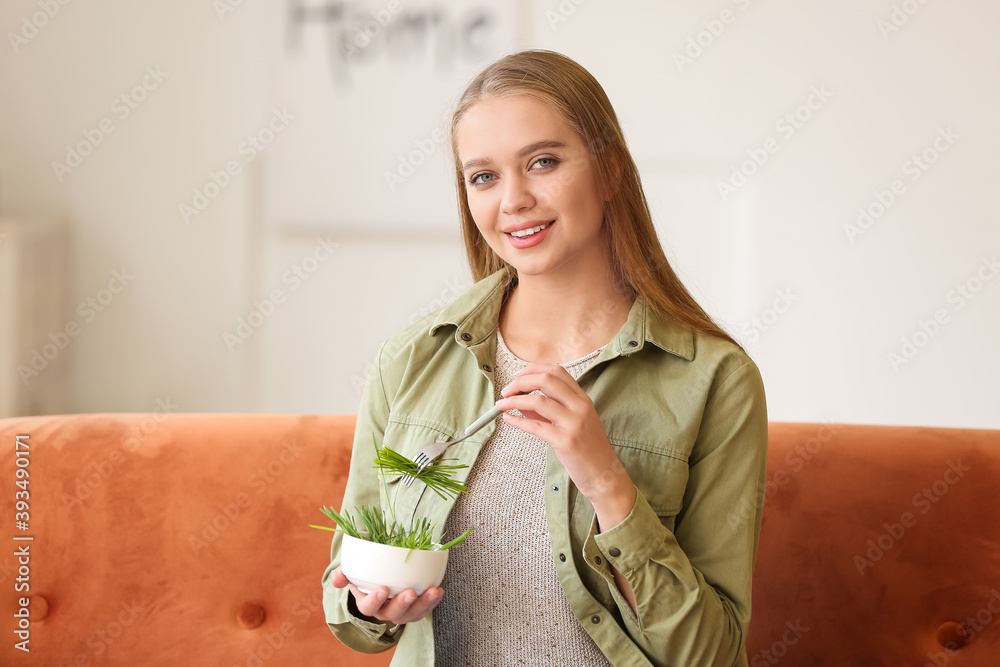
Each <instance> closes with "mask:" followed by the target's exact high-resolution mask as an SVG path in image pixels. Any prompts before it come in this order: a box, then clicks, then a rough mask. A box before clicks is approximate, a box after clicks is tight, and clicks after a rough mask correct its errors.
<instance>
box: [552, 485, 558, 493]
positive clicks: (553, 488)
mask: <svg viewBox="0 0 1000 667" xmlns="http://www.w3.org/2000/svg"><path fill="white" fill-rule="evenodd" d="M552 493H559V485H558V484H553V485H552Z"/></svg>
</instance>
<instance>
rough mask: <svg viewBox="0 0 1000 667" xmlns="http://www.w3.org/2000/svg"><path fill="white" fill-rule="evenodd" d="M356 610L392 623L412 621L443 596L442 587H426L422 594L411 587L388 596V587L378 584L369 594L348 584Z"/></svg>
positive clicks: (426, 612) (432, 607) (421, 615)
mask: <svg viewBox="0 0 1000 667" xmlns="http://www.w3.org/2000/svg"><path fill="white" fill-rule="evenodd" d="M349 585H350V588H351V593H352V594H353V595H354V601H355V603H356V604H357V606H358V611H359V612H361V613H362V614H364V615H365V616H370V617H372V618H377V619H379V620H380V621H385V622H387V623H394V624H400V625H402V624H404V623H413V622H414V621H419V620H420V619H422V618H423V617H424V616H426V615H427V614H429V613H430V612H431V610H432V609H434V607H436V606H437V604H438V603H439V602H440V601H441V598H442V597H443V596H444V589H442V588H440V587H437V588H428V589H427V590H426V591H424V593H423V595H419V596H418V595H417V594H416V592H415V591H413V590H412V589H409V590H405V591H403V592H402V593H400V594H399V595H397V596H395V597H393V598H391V599H390V598H388V595H389V589H388V588H386V587H385V586H379V587H378V588H377V589H376V590H375V591H373V592H372V593H369V594H365V593H362V592H361V591H359V590H358V588H357V586H355V585H354V584H349Z"/></svg>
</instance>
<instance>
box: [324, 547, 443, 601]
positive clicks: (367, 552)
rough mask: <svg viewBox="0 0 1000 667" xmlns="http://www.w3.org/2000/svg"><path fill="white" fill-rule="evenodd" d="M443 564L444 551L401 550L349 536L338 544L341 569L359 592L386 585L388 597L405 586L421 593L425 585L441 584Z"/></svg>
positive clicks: (400, 548) (404, 588) (396, 593)
mask: <svg viewBox="0 0 1000 667" xmlns="http://www.w3.org/2000/svg"><path fill="white" fill-rule="evenodd" d="M407 554H409V557H407ZM447 566H448V552H447V551H424V550H421V549H412V550H411V549H404V548H402V547H393V546H390V545H388V544H378V543H377V542H369V541H367V540H360V539H358V538H356V537H351V536H350V535H344V541H343V544H342V546H341V557H340V568H341V572H343V573H344V576H345V577H347V580H348V581H350V582H351V583H352V584H354V585H355V586H357V587H358V590H360V591H361V592H362V593H371V592H372V591H373V590H374V589H375V588H376V587H378V586H387V587H388V588H389V597H393V596H395V595H399V594H400V593H402V592H403V591H405V590H407V589H409V588H412V589H413V590H414V592H415V593H416V594H417V595H422V594H423V592H424V591H426V590H427V589H428V588H434V587H436V586H440V585H441V582H442V581H443V580H444V571H445V568H446V567H447Z"/></svg>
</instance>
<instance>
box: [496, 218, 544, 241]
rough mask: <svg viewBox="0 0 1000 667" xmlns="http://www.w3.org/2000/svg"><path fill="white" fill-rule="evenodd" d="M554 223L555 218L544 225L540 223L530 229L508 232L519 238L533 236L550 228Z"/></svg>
mask: <svg viewBox="0 0 1000 667" xmlns="http://www.w3.org/2000/svg"><path fill="white" fill-rule="evenodd" d="M553 223H555V220H549V221H548V222H546V223H545V224H544V225H538V226H537V227H531V228H529V229H522V230H521V231H519V232H507V234H508V235H509V236H513V237H514V238H517V239H526V238H529V237H531V236H534V235H535V234H537V233H538V232H540V231H542V230H545V229H548V228H549V227H551V226H552V224H553Z"/></svg>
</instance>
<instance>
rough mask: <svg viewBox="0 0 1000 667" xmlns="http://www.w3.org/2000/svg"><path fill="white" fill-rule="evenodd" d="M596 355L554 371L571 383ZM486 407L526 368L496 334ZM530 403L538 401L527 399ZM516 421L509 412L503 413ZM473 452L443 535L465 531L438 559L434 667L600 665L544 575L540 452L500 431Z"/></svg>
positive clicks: (542, 448) (519, 435)
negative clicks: (491, 392) (440, 592)
mask: <svg viewBox="0 0 1000 667" xmlns="http://www.w3.org/2000/svg"><path fill="white" fill-rule="evenodd" d="M603 349H604V346H601V347H600V348H598V349H596V350H594V351H593V352H591V353H589V354H587V355H585V356H583V357H580V358H579V359H576V360H574V361H567V362H565V363H562V364H560V366H562V367H563V368H565V369H566V371H567V372H568V373H569V374H570V376H572V377H573V378H574V379H576V378H578V377H579V376H580V374H582V373H583V371H584V370H586V368H587V367H588V366H590V364H591V363H592V362H593V361H594V359H595V358H596V357H597V355H598V354H599V353H600V352H601V350H603ZM496 359H497V371H496V383H495V393H496V396H495V397H494V399H495V400H499V399H500V398H502V397H501V395H500V390H501V389H503V388H504V387H506V386H507V385H508V384H509V383H510V382H511V381H512V380H513V379H514V373H515V372H516V371H517V370H518V369H520V368H523V367H524V366H526V365H528V362H527V361H524V360H522V359H519V358H518V357H515V356H514V354H513V353H512V352H511V351H510V350H508V349H507V346H506V345H504V342H503V337H502V336H501V335H500V330H499V329H497V354H496ZM532 393H540V392H538V391H537V390H536V391H535V392H532ZM510 412H511V413H512V414H515V415H518V416H520V415H521V413H520V412H519V411H517V410H510ZM496 425H497V428H496V430H495V431H494V432H493V434H492V435H491V436H490V438H489V439H488V440H487V441H486V442H485V444H484V445H483V448H482V451H481V452H480V454H479V457H478V458H477V459H476V462H475V464H474V465H473V467H472V470H471V471H470V472H469V478H468V481H467V482H466V486H467V487H468V490H469V492H470V493H472V494H475V497H473V496H472V495H467V494H462V495H460V496H459V497H458V500H457V501H456V503H455V507H454V509H452V511H451V514H450V515H449V516H448V520H447V521H446V523H445V534H447V535H458V534H459V533H461V532H462V531H464V530H465V529H467V528H469V527H471V526H475V530H474V531H473V532H472V534H471V535H470V536H469V537H468V538H467V539H466V540H465V543H464V544H462V546H461V547H459V548H457V549H453V550H452V551H451V553H450V554H449V556H448V569H447V571H446V573H445V578H444V581H443V582H442V584H441V586H442V588H444V597H443V598H442V600H441V602H440V603H439V604H438V606H437V607H435V609H434V612H433V619H434V646H435V661H434V664H435V665H436V666H437V667H451V666H461V667H465V666H466V665H472V666H479V665H482V666H490V667H492V666H494V665H501V664H502V665H517V664H524V665H568V666H575V665H610V664H611V663H610V662H609V661H608V660H607V658H605V657H604V655H603V654H602V653H601V651H600V649H598V648H597V645H596V644H595V643H594V641H593V640H592V639H591V638H590V635H588V634H587V632H586V631H585V630H584V629H583V627H582V626H581V625H580V623H579V621H577V619H576V617H575V616H574V615H573V611H572V609H570V606H569V602H567V600H566V595H565V593H564V592H563V589H562V586H561V585H560V584H559V577H558V575H557V574H556V570H555V566H554V565H553V558H552V546H551V544H550V542H549V531H548V524H547V523H546V519H545V498H544V493H545V486H546V483H545V453H546V449H547V448H548V446H549V445H548V444H546V443H545V441H543V440H541V439H540V438H538V437H536V436H534V435H531V434H530V433H525V432H524V431H521V430H520V429H517V428H515V427H513V426H511V425H509V424H507V423H506V422H505V421H503V418H502V417H501V418H499V419H497V422H496Z"/></svg>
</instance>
